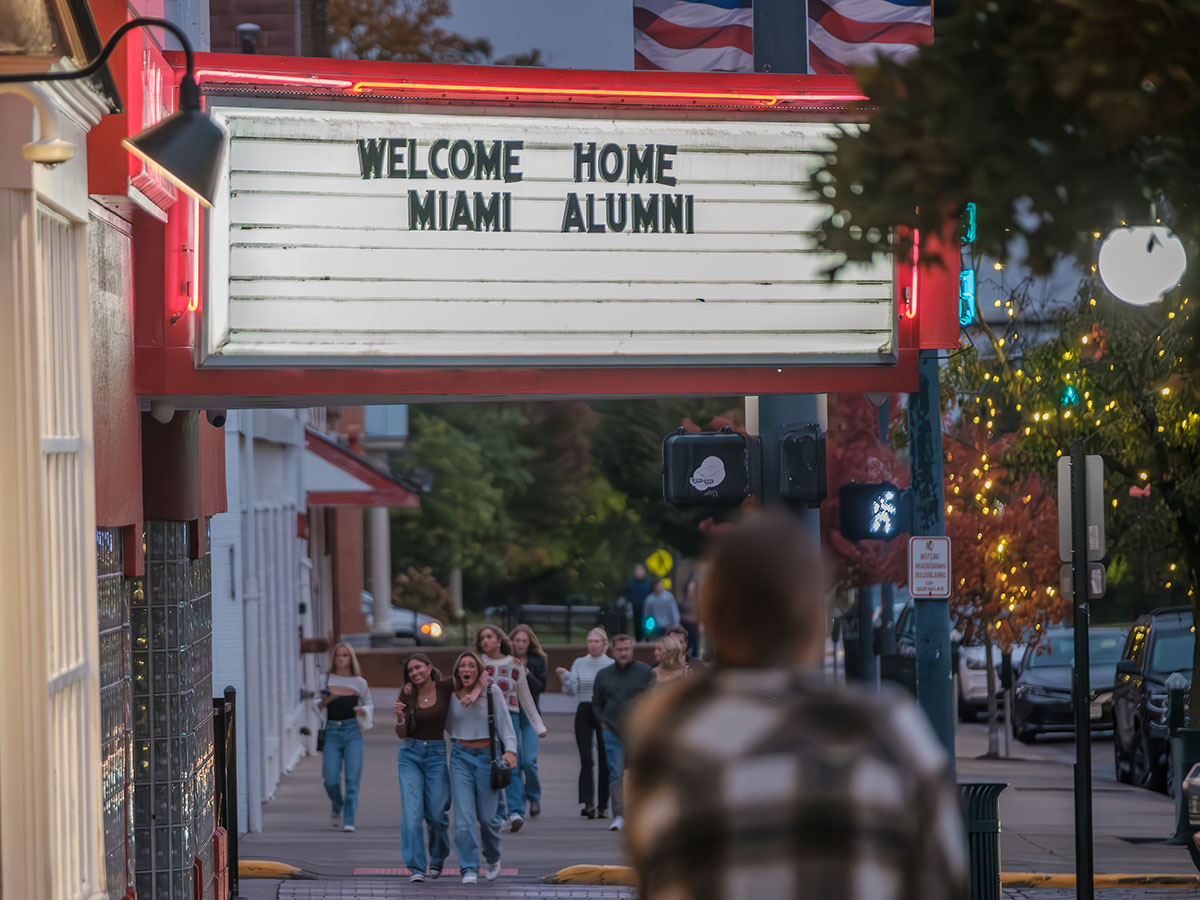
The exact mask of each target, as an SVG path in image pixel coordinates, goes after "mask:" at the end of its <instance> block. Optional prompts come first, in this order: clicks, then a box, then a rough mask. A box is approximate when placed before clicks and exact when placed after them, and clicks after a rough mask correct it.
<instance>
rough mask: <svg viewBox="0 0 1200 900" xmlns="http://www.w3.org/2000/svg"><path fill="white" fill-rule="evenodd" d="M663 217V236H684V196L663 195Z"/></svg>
mask: <svg viewBox="0 0 1200 900" xmlns="http://www.w3.org/2000/svg"><path fill="white" fill-rule="evenodd" d="M662 217H663V234H670V233H671V229H672V228H674V229H675V233H676V234H683V194H663V198H662Z"/></svg>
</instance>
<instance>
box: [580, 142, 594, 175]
mask: <svg viewBox="0 0 1200 900" xmlns="http://www.w3.org/2000/svg"><path fill="white" fill-rule="evenodd" d="M587 146H588V148H587V150H584V149H583V144H580V143H576V144H575V182H576V183H579V182H580V181H583V167H584V166H585V165H586V166H587V168H588V177H587V180H588V181H595V180H596V142H595V141H592V142H591V143H590V144H588V145H587Z"/></svg>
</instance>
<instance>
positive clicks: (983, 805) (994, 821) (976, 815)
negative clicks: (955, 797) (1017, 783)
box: [958, 781, 1008, 900]
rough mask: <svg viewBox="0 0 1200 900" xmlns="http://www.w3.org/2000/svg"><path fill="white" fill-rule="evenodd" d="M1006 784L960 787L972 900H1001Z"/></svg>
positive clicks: (966, 785)
mask: <svg viewBox="0 0 1200 900" xmlns="http://www.w3.org/2000/svg"><path fill="white" fill-rule="evenodd" d="M1006 787H1008V784H1007V783H1004V782H993V781H989V782H980V783H976V784H960V785H959V786H958V790H959V792H960V793H961V795H962V801H963V819H964V824H965V825H966V830H967V853H968V858H969V864H970V872H969V874H968V878H969V884H970V893H969V894H968V896H969V897H970V898H971V900H1000V808H999V800H1000V793H1001V792H1002V791H1003V790H1004V789H1005V788H1006Z"/></svg>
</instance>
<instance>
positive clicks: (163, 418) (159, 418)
mask: <svg viewBox="0 0 1200 900" xmlns="http://www.w3.org/2000/svg"><path fill="white" fill-rule="evenodd" d="M174 416H175V406H174V405H173V404H171V403H168V402H167V401H166V400H151V401H150V418H152V419H153V420H154V421H155V422H160V423H162V424H163V425H166V424H167V423H168V422H170V421H171V419H172V418H174Z"/></svg>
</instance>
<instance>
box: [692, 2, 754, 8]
mask: <svg viewBox="0 0 1200 900" xmlns="http://www.w3.org/2000/svg"><path fill="white" fill-rule="evenodd" d="M675 2H677V3H692V4H696V5H697V6H719V7H720V8H721V9H749V8H750V2H751V0H675Z"/></svg>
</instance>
